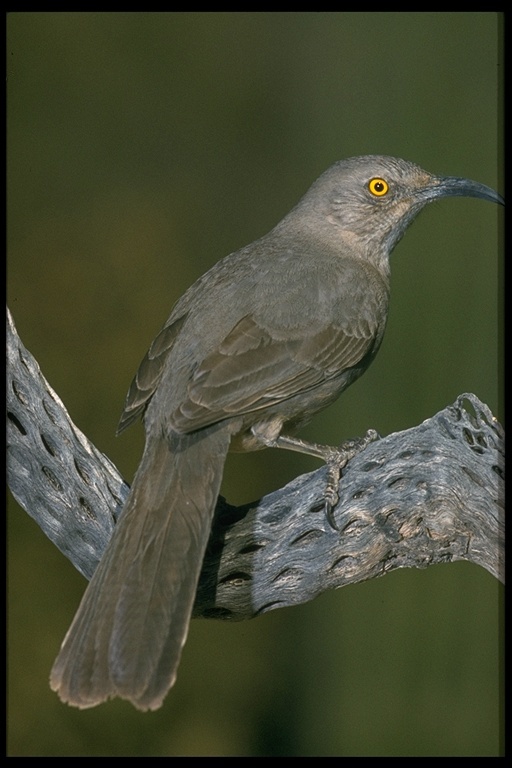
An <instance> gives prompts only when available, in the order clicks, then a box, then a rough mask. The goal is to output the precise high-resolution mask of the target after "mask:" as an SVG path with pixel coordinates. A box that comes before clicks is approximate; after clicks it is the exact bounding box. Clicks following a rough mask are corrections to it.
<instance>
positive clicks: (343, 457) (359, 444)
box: [324, 429, 380, 531]
mask: <svg viewBox="0 0 512 768" xmlns="http://www.w3.org/2000/svg"><path fill="white" fill-rule="evenodd" d="M379 438H380V435H379V433H378V432H377V431H376V430H375V429H369V430H368V431H367V433H366V434H365V435H364V436H363V437H356V438H354V439H353V440H346V441H345V442H344V443H342V444H341V445H340V446H338V448H329V449H327V451H326V454H325V457H324V459H325V463H326V464H327V484H326V486H325V507H324V508H325V517H326V519H327V522H328V523H329V525H330V526H331V528H332V529H333V530H335V531H337V530H339V529H338V526H337V525H336V521H335V519H334V508H335V507H336V505H337V504H338V501H339V494H338V487H339V483H340V478H341V473H342V470H343V469H344V468H345V466H346V465H347V464H348V462H349V461H350V460H351V459H353V458H354V456H355V455H356V454H357V453H359V451H362V450H363V449H364V448H366V446H367V445H369V444H370V443H373V442H374V441H375V440H379Z"/></svg>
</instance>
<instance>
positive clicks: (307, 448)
mask: <svg viewBox="0 0 512 768" xmlns="http://www.w3.org/2000/svg"><path fill="white" fill-rule="evenodd" d="M252 432H253V434H254V435H255V437H257V438H258V439H259V440H260V441H261V442H262V443H263V444H264V445H266V446H267V448H284V449H285V450H287V451H296V452H297V453H305V454H307V455H308V456H315V457H316V458H319V459H322V460H323V461H325V463H326V465H327V485H326V487H325V514H326V517H327V521H328V523H329V525H330V526H331V528H333V529H334V530H338V528H337V526H336V523H335V520H334V514H333V510H334V507H335V506H336V504H337V503H338V485H339V481H340V477H341V471H342V469H343V468H344V467H345V466H346V465H347V463H348V462H349V461H350V459H352V458H353V457H354V456H355V455H356V454H357V453H359V451H362V450H363V448H366V446H367V445H369V444H370V443H373V442H374V441H375V440H378V439H379V437H380V435H379V433H378V432H376V431H375V430H374V429H369V430H368V431H367V433H366V434H365V435H364V437H358V438H355V439H353V440H346V441H345V442H344V443H342V444H341V445H340V446H338V447H337V448H335V447H333V446H331V445H321V444H319V443H309V442H307V441H306V440H301V439H300V438H298V437H289V436H288V435H277V436H272V437H270V436H269V435H268V434H265V433H264V432H263V431H261V432H260V431H258V429H257V427H253V428H252Z"/></svg>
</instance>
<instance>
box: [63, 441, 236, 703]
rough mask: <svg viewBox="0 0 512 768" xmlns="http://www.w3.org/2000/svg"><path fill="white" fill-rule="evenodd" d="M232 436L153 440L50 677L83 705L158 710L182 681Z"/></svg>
mask: <svg viewBox="0 0 512 768" xmlns="http://www.w3.org/2000/svg"><path fill="white" fill-rule="evenodd" d="M229 439H230V437H229V433H228V431H227V429H225V428H220V429H219V428H218V427H217V429H215V428H213V429H210V430H208V431H206V430H204V431H202V433H196V434H194V435H185V436H180V437H179V438H178V437H176V438H173V439H172V441H169V440H168V439H166V438H164V437H163V436H160V437H156V438H155V437H151V438H149V439H148V442H147V443H146V447H145V450H144V455H143V457H142V460H141V464H140V466H139V469H138V470H137V474H136V476H135V479H134V482H133V486H132V488H131V491H130V494H129V496H128V499H127V501H126V505H125V508H124V510H123V512H122V514H121V516H120V518H119V522H118V524H117V526H116V528H115V531H114V534H113V536H112V539H111V541H110V543H109V545H108V547H107V549H106V551H105V553H104V555H103V557H102V559H101V561H100V563H99V565H98V567H97V569H96V572H95V573H94V576H93V578H92V579H91V581H90V583H89V585H88V587H87V590H86V592H85V594H84V596H83V598H82V602H81V603H80V606H79V608H78V611H77V613H76V616H75V618H74V620H73V623H72V624H71V627H70V629H69V631H68V633H67V635H66V637H65V638H64V642H63V643H62V647H61V649H60V652H59V655H58V656H57V659H56V661H55V664H54V665H53V669H52V672H51V676H50V685H51V687H52V688H53V689H54V690H55V691H57V692H58V694H59V696H60V698H61V699H62V700H63V701H65V702H68V703H69V704H72V705H74V706H76V707H80V708H86V707H93V706H95V705H96V704H100V703H101V702H102V701H105V700H106V699H108V698H110V697H114V696H119V697H121V698H123V699H128V700H129V701H131V702H132V704H133V705H134V706H135V707H137V708H138V709H141V710H147V709H158V707H160V706H161V704H162V702H163V699H164V697H165V695H166V693H167V691H168V690H169V688H170V687H171V686H172V685H173V683H174V681H175V679H176V671H177V668H178V665H179V661H180V656H181V650H182V648H183V645H184V643H185V640H186V637H187V632H188V625H189V621H190V615H191V612H192V607H193V604H194V597H195V593H196V587H197V581H198V578H199V573H200V571H201V566H202V562H203V557H204V552H205V548H206V544H207V541H208V536H209V533H210V528H211V521H212V517H213V512H214V509H215V504H216V501H217V497H218V493H219V488H220V483H221V479H222V472H223V467H224V462H225V458H226V454H227V451H228V448H229Z"/></svg>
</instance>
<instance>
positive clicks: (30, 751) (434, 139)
mask: <svg viewBox="0 0 512 768" xmlns="http://www.w3.org/2000/svg"><path fill="white" fill-rule="evenodd" d="M500 67H501V63H500V17H499V14H496V13H440V12H436V13H391V12H389V13H310V12H307V13H298V12H293V13H284V12H283V13H270V12H262V13H198V12H196V13H12V14H9V15H8V17H7V75H8V83H7V88H8V110H7V159H8V197H7V200H8V206H7V215H8V219H7V221H8V238H7V240H8V273H7V275H8V302H9V306H10V308H11V311H12V312H13V316H14V320H15V322H16V324H17V328H18V331H19V333H20V336H21V338H22V340H23V342H24V343H25V345H26V346H27V348H28V349H29V350H30V351H31V352H32V353H33V354H34V355H35V357H36V359H37V360H38V362H39V364H40V365H41V368H42V371H43V373H44V375H45V376H46V378H47V379H48V381H49V382H50V384H51V385H52V386H53V387H54V389H55V390H56V391H57V393H58V394H59V395H60V397H61V398H62V399H63V401H64V403H65V404H66V406H67V408H68V410H69V412H70V414H71V417H72V418H73V419H74V421H75V422H76V424H77V425H78V426H79V427H80V429H82V430H83V431H84V432H85V433H86V434H87V436H88V437H89V438H90V439H91V440H92V441H93V442H94V443H95V444H96V446H97V447H98V448H100V449H101V450H102V451H104V452H105V453H106V454H107V455H108V456H110V458H111V459H112V460H113V461H114V462H115V463H116V465H117V466H118V467H119V468H120V470H121V472H122V473H123V474H124V476H125V477H126V478H127V480H130V479H131V477H132V476H133V472H134V470H135V468H136V466H137V462H138V460H139V457H140V453H141V449H142V440H143V431H142V428H141V427H140V426H137V427H135V428H133V429H131V430H130V431H128V432H127V433H124V434H123V435H122V437H120V438H117V439H116V438H115V429H116V424H117V420H118V418H119V415H120V413H121V410H122V407H123V402H124V397H125V393H126V391H127V388H128V385H129V383H130V380H131V377H132V375H133V373H134V372H135V370H136V368H137V366H138V363H139V361H140V359H141V358H142V356H143V354H144V353H145V351H146V348H147V346H148V345H149V343H150V341H151V340H152V338H153V337H154V335H155V334H156V332H157V331H158V330H159V328H160V327H161V325H162V324H163V322H164V321H165V319H166V318H167V316H168V314H169V313H170V309H171V306H172V304H173V303H174V301H175V300H176V299H177V298H178V297H179V296H180V295H181V293H182V292H183V291H184V290H185V288H186V287H188V285H190V283H191V282H192V281H193V280H194V279H195V278H197V277H198V276H199V275H200V274H202V273H203V272H204V271H205V270H206V269H207V268H208V267H210V266H211V265H212V264H213V263H214V262H215V261H217V260H218V259H219V258H221V257H223V256H224V255H226V254H227V253H229V252H230V251H232V250H235V249H237V248H238V247H240V246H242V245H245V244H246V243H248V242H250V241H252V240H254V239H255V238H257V237H259V236H260V235H262V234H264V233H265V232H266V231H268V230H269V229H270V228H271V227H272V226H273V225H274V224H275V223H277V221H278V220H279V219H280V218H281V217H282V216H283V215H284V214H285V213H286V212H287V211H288V210H289V209H290V208H291V207H292V206H293V205H294V204H295V202H296V201H297V200H298V199H299V197H300V196H301V195H302V194H303V193H304V192H305V191H306V189H307V188H308V186H309V185H310V184H311V182H312V181H313V180H314V179H315V178H316V177H317V176H318V175H319V174H320V173H322V172H323V171H324V170H325V169H326V168H327V167H328V166H329V165H330V164H331V163H333V162H334V161H336V160H338V159H341V158H343V157H348V156H351V155H357V154H370V153H382V154H391V155H399V156H402V157H404V158H406V159H409V160H412V161H414V162H417V163H419V164H420V165H422V166H423V167H424V168H426V169H427V170H429V171H432V172H435V173H441V174H442V173H444V174H449V175H459V176H467V177H470V178H473V179H476V180H478V181H481V182H484V183H486V184H488V185H490V186H492V187H494V188H500V187H501V179H500V164H499V159H500V150H501V138H500V116H501V113H500V109H501V106H500V99H501V94H500V72H501V69H500ZM501 191H502V190H501ZM498 216H499V214H498V208H497V206H494V205H490V204H488V203H485V202H482V201H478V200H465V199H453V200H445V201H442V202H441V203H439V204H436V205H432V206H430V207H429V208H428V209H427V210H426V211H425V212H424V213H423V214H422V215H421V216H420V218H419V220H418V221H417V222H416V223H415V224H414V226H413V227H412V229H411V230H410V231H409V232H408V234H407V235H406V237H405V239H404V240H403V241H402V242H401V243H400V245H399V246H398V247H397V249H396V251H395V253H394V255H393V257H392V303H391V313H390V318H389V324H388V329H387V334H386V338H385V340H384V344H383V347H382V349H381V351H380V353H379V355H378V357H377V360H376V361H375V363H374V364H373V366H372V368H371V369H370V370H369V371H368V372H367V373H366V375H365V376H364V377H363V378H362V379H361V380H360V381H359V382H357V383H356V384H355V385H354V386H353V387H352V388H351V389H350V390H349V391H348V392H346V393H345V394H344V395H343V397H342V398H341V399H340V400H339V401H338V402H337V403H336V404H335V405H334V406H332V407H331V408H330V409H329V410H328V411H327V412H326V413H324V414H321V415H320V416H318V417H316V418H315V420H314V422H313V423H312V424H311V425H310V427H309V428H308V429H307V430H304V432H303V433H302V436H303V437H306V438H310V439H314V440H317V441H321V442H326V443H337V442H340V441H342V440H343V439H345V438H347V437H351V436H354V435H358V434H362V433H363V432H364V431H365V430H366V429H367V428H369V427H374V428H376V429H377V430H378V431H379V432H381V433H382V434H387V433H389V432H392V431H396V430H400V429H404V428H408V427H411V426H414V425H416V424H418V423H419V422H421V421H422V420H423V419H426V418H428V417H430V416H431V415H433V414H434V413H436V412H437V411H438V410H440V409H441V408H443V407H445V406H446V405H448V404H450V403H452V402H453V400H454V399H455V398H456V397H457V395H458V394H460V393H462V392H465V391H471V392H474V393H475V394H477V395H478V396H479V397H480V398H481V399H482V400H483V401H484V402H486V403H487V404H488V405H489V406H490V407H491V409H492V410H493V412H494V413H495V414H496V415H498V416H499V415H500V400H499V397H500V392H499V374H498V370H499V364H498V361H499V359H500V348H499V323H498V314H499V312H498V309H499V307H498V304H499V302H498V279H499V274H500V268H499V260H498V250H499V245H500V238H499V234H500V232H499V225H498ZM317 466H318V462H315V461H314V460H313V459H308V458H306V457H300V456H297V455H294V454H287V453H286V452H281V451H277V452H270V451H266V452H262V453H261V454H259V455H258V454H254V455H252V456H251V455H249V456H243V457H239V456H233V457H231V458H230V459H229V460H228V465H227V468H226V475H225V483H224V487H223V490H224V494H225V495H226V496H227V498H228V500H229V501H231V502H232V503H241V502H243V501H248V500H251V499H255V498H258V497H259V496H260V495H261V494H263V493H265V492H268V491H270V490H272V489H275V488H277V487H280V486H282V485H284V484H285V482H287V481H288V480H290V479H291V478H293V477H295V476H296V475H298V474H299V473H301V472H305V471H310V470H312V469H315V468H316V467H317ZM8 519H9V526H8V534H9V550H8V554H9V570H8V578H9V582H8V586H9V601H8V619H9V622H8V632H9V635H8V643H9V644H8V653H9V656H8V708H7V713H8V753H9V754H10V755H12V756H15V755H19V756H21V755H27V756H29V755H30V756H36V755H38V756H50V755H52V756H59V755H60V756H64V755H67V756H93V755H109V756H134V755H138V756H151V755H168V756H170V755H226V756H228V755H239V756H245V755H255V756H257V755H269V756H270V755H290V756H300V755H340V756H343V755H347V756H351V755H352V756H356V755H360V756H363V755H408V756H413V755H429V756H436V755H446V756H447V755H460V756H472V755H479V756H486V755H489V756H491V755H497V754H499V752H500V734H501V725H502V721H501V688H500V683H501V668H500V637H501V633H500V599H501V594H502V593H501V588H500V587H499V585H498V584H497V582H496V581H495V580H494V579H493V578H492V577H491V576H490V575H489V574H488V573H487V572H486V571H484V570H483V569H481V568H478V567H477V566H473V565H470V564H467V563H458V564H452V565H445V566H436V567H431V568H429V569H427V570H425V571H412V570H405V571H401V572H396V573H393V574H391V575H388V576H386V578H384V579H378V580H375V581H372V582H367V583H362V584H359V585H356V586H351V587H347V588H345V589H343V590H339V591H337V592H331V593H327V594H324V595H323V596H321V597H320V598H318V599H317V600H315V601H313V602H311V603H309V604H307V605H303V606H300V607H297V608H293V609H286V610H281V611H275V612H273V613H271V614H268V615H265V616H263V617H261V618H258V619H256V620H254V621H252V622H243V623H240V624H236V625H231V624H223V623H221V622H213V621H195V622H193V623H192V627H191V631H190V634H189V640H188V643H187V646H186V649H185V653H184V656H183V661H182V664H181V668H180V673H179V676H178V682H177V684H176V686H175V688H174V689H173V690H172V691H171V693H170V695H169V696H168V697H167V699H166V702H165V705H164V706H163V708H162V709H161V710H159V711H158V712H156V713H154V714H141V713H139V712H137V711H135V710H134V709H133V708H132V707H131V706H130V705H129V704H127V703H126V702H121V701H113V702H110V703H108V704H105V705H103V706H101V707H99V708H96V709H93V710H87V711H84V712H80V711H78V710H74V709H71V708H68V707H67V706H64V705H63V704H61V703H60V702H59V700H58V699H57V697H56V695H55V694H54V693H52V692H51V691H50V689H49V686H48V675H49V671H50V668H51V665H52V663H53V660H54V657H55V655H56V653H57V650H58V648H59V645H60V643H61V641H62V639H63V637H64V634H65V632H66V630H67V628H68V625H69V623H70V621H71V618H72V616H73V614H74V612H75V609H76V607H77V606H78V602H79V600H80V597H81V595H82V593H83V590H84V587H85V581H84V579H83V578H82V577H81V576H80V575H79V574H78V573H77V572H76V571H75V570H74V568H73V566H72V565H71V564H70V563H69V562H68V561H67V560H65V558H64V557H63V556H62V555H61V554H60V553H59V552H58V551H57V550H56V549H55V548H54V546H53V545H52V544H51V543H50V542H49V541H48V540H47V539H45V537H44V535H43V534H42V533H41V532H40V530H39V529H38V527H37V526H36V524H35V523H34V522H33V521H32V520H31V519H30V518H29V517H28V516H27V515H26V514H25V513H24V512H23V511H22V510H21V509H20V508H19V507H18V506H17V505H16V504H15V503H14V501H13V500H12V498H10V499H9V518H8Z"/></svg>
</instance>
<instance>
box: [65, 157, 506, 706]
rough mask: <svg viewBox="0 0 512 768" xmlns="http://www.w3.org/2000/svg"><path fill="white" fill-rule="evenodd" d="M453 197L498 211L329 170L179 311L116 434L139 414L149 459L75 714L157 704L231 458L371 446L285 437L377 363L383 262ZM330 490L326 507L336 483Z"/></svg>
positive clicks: (91, 598) (484, 192) (73, 643)
mask: <svg viewBox="0 0 512 768" xmlns="http://www.w3.org/2000/svg"><path fill="white" fill-rule="evenodd" d="M449 196H466V197H478V198H481V199H483V200H489V201H491V202H495V203H501V204H503V202H504V201H503V199H502V198H501V197H500V196H499V195H498V194H497V193H496V192H494V191H493V190H492V189H490V188H489V187H486V186H484V185H483V184H479V183H477V182H475V181H469V180H468V179H461V178H455V177H443V176H434V175H432V174H430V173H427V172H426V171H424V170H422V169H421V168H419V167H418V166H417V165H414V164H413V163H409V162H406V161H405V160H401V159H399V158H392V157H383V156H365V157H354V158H350V159H348V160H343V161H341V162H338V163H335V164H334V165H333V166H331V167H330V168H329V169H328V170H327V171H326V172H325V173H324V174H323V175H322V176H320V178H319V179H317V181H316V182H315V183H314V184H313V185H312V186H311V187H310V189H309V190H308V192H307V193H306V194H305V195H304V197H303V198H302V199H301V200H300V202H299V203H298V204H297V205H296V206H295V208H293V209H292V211H290V213H289V214H288V215H287V216H285V217H284V219H283V220H282V221H281V222H280V223H279V224H277V226H276V227H275V228H274V229H273V230H272V231H271V232H269V233H268V234H267V235H265V236H264V237H262V238H260V239H259V240H256V241H255V242H254V243H252V244H251V245H248V246H246V247H245V248H242V249H241V250H239V251H237V252H236V253H232V254H231V255H229V256H227V257H226V258H225V259H223V260H222V261H220V262H218V263H217V264H216V265H215V266H213V267H212V268H211V269H210V270H209V271H208V272H207V273H206V274H205V275H203V277H201V278H200V279H199V280H198V281H197V282H196V283H194V284H193V285H192V287H191V288H189V289H188V291H187V292H186V293H185V294H184V296H183V297H182V298H181V299H180V300H179V301H178V302H177V304H176V305H175V306H174V309H173V311H172V313H171V315H170V317H169V319H168V320H167V322H166V324H165V326H164V327H163V329H162V330H161V331H160V333H159V334H158V336H157V337H156V339H155V340H154V341H153V343H152V345H151V347H150V349H149V351H148V353H147V354H146V356H145V358H144V360H143V361H142V363H141V365H140V367H139V370H138V371H137V374H136V376H135V378H134V380H133V382H132V385H131V387H130V390H129V393H128V396H127V400H126V406H125V409H124V412H123V415H122V417H121V421H120V424H119V430H122V429H124V428H125V427H126V426H127V425H128V424H131V423H132V422H133V421H135V419H136V418H137V417H139V416H142V415H143V416H144V424H145V431H146V443H145V448H144V453H143V456H142V459H141V462H140V465H139V467H138V470H137V472H136V475H135V478H134V481H133V485H132V487H131V490H130V493H129V496H128V499H127V501H126V505H125V508H124V510H123V512H122V514H121V516H120V519H119V522H118V524H117V526H116V528H115V530H114V534H113V536H112V539H111V541H110V543H109V545H108V547H107V549H106V551H105V553H104V555H103V557H102V559H101V562H100V563H99V565H98V568H97V570H96V572H95V573H94V576H93V577H92V579H91V582H90V584H89V585H88V587H87V589H86V591H85V594H84V596H83V599H82V602H81V603H80V606H79V608H78V611H77V613H76V616H75V618H74V620H73V623H72V624H71V627H70V629H69V631H68V633H67V635H66V637H65V639H64V642H63V644H62V647H61V649H60V652H59V655H58V657H57V659H56V661H55V664H54V666H53V669H52V673H51V686H52V688H53V689H54V690H55V691H58V693H59V696H60V698H61V699H62V700H63V701H65V702H68V703H69V704H72V705H74V706H77V707H81V708H85V707H92V706H95V705H97V704H100V703H101V702H103V701H105V700H106V699H108V698H110V697H115V696H118V697H121V698H123V699H128V700H129V701H130V702H131V703H132V704H133V705H134V706H135V707H137V708H138V709H140V710H148V709H149V710H154V709H157V708H158V707H160V706H161V704H162V702H163V700H164V697H165V695H166V694H167V691H168V690H169V688H170V687H171V686H172V685H173V683H174V681H175V679H176V672H177V669H178V665H179V661H180V656H181V651H182V648H183V645H184V643H185V639H186V636H187V632H188V625H189V621H190V615H191V611H192V606H193V603H194V597H195V593H196V588H197V582H198V578H199V574H200V571H201V566H202V562H203V557H204V552H205V548H206V544H207V541H208V537H209V534H210V528H211V523H212V516H213V513H214V509H215V505H216V501H217V497H218V494H219V489H220V484H221V480H222V474H223V468H224V462H225V459H226V454H227V453H228V451H229V450H239V451H252V450H258V449H260V448H263V447H277V448H288V449H292V450H298V451H302V452H305V453H311V454H312V455H315V456H320V457H322V458H324V459H325V460H326V461H327V462H329V464H330V466H331V467H335V465H336V464H337V465H338V470H339V467H340V466H343V464H344V463H345V462H346V460H347V458H348V457H350V456H351V455H352V453H353V449H354V450H357V448H358V447H361V445H364V444H366V442H367V441H368V440H371V439H373V438H374V437H375V433H369V434H368V436H367V438H366V439H363V440H362V441H361V443H360V444H359V445H356V446H355V448H354V446H352V448H351V447H350V446H349V447H348V448H345V449H344V448H343V446H342V448H341V449H340V451H339V452H337V451H335V450H333V449H331V448H329V447H326V446H319V445H312V444H308V443H306V442H304V441H302V440H299V439H297V438H294V437H291V436H290V435H291V434H293V433H294V432H295V430H296V429H297V428H298V427H300V426H301V425H302V424H304V423H305V422H306V421H308V420H309V419H310V417H311V416H312V415H313V414H314V413H316V412H317V411H320V410H321V409H323V408H325V407H326V406H328V405H329V404H330V403H332V402H333V401H334V400H336V398H337V397H338V396H339V395H340V394H341V392H343V390H344V389H346V388H347V387H348V386H349V385H350V384H351V383H352V382H353V381H355V379H357V378H358V377H359V376H360V375H361V374H362V373H363V372H364V371H365V370H366V368H367V367H368V366H369V364H370V363H371V361H372V360H373V358H374V357H375V355H376V353H377V350H378V349H379V346H380V344H381V341H382V337H383V334H384V328H385V325H386V318H387V314H388V300H389V272H390V268H389V255H390V253H391V251H392V250H393V248H394V246H395V245H396V244H397V243H398V241H399V240H400V238H401V237H402V235H403V234H404V233H405V230H406V229H407V227H408V226H409V224H410V223H411V222H412V220H413V219H414V218H415V216H417V214H418V213H419V212H420V211H421V209H422V208H423V207H424V206H425V205H427V203H430V202H431V201H433V200H438V199H439V198H441V197H449ZM282 431H283V432H284V434H282ZM338 474H339V472H338ZM332 477H333V478H334V479H336V478H337V475H336V471H335V470H334V471H333V474H332ZM327 497H328V498H327V502H328V506H329V505H331V506H332V505H334V504H335V502H336V492H335V489H333V487H331V488H328V489H327Z"/></svg>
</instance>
